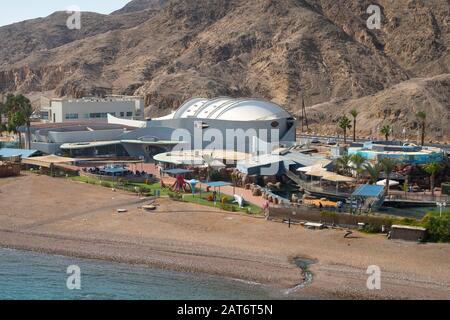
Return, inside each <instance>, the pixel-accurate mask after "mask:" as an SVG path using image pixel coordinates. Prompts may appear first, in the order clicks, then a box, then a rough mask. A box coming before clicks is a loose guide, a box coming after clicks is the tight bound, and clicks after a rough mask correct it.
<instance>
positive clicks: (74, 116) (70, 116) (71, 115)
mask: <svg viewBox="0 0 450 320" xmlns="http://www.w3.org/2000/svg"><path fill="white" fill-rule="evenodd" d="M65 118H66V120H74V119H78V113H66V115H65Z"/></svg>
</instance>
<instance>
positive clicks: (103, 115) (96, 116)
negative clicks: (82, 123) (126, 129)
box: [65, 111, 133, 120]
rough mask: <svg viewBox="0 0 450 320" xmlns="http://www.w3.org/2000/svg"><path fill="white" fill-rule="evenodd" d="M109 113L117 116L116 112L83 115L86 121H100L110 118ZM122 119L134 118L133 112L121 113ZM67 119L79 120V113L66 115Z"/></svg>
mask: <svg viewBox="0 0 450 320" xmlns="http://www.w3.org/2000/svg"><path fill="white" fill-rule="evenodd" d="M108 113H109V114H110V115H112V116H114V117H115V116H116V113H115V112H95V113H85V114H84V115H83V118H84V119H99V118H107V117H108ZM119 114H120V117H125V116H126V117H132V116H133V112H131V111H128V112H120V113H119ZM65 119H66V120H76V119H78V113H66V115H65Z"/></svg>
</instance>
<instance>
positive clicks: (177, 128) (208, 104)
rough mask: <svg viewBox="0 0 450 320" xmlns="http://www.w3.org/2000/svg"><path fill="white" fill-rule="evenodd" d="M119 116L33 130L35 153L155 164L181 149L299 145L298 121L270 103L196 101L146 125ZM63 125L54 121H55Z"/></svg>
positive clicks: (253, 150) (254, 150) (257, 149)
mask: <svg viewBox="0 0 450 320" xmlns="http://www.w3.org/2000/svg"><path fill="white" fill-rule="evenodd" d="M82 105H83V111H80V110H79V109H78V114H84V113H88V112H89V113H94V110H87V109H85V107H86V106H87V105H89V104H88V103H87V102H86V100H84V102H83V103H82ZM105 105H109V104H106V103H105ZM96 106H97V107H96V108H97V109H96V110H95V112H100V111H99V110H98V103H97V104H96ZM57 108H61V104H59V103H56V104H55V105H54V109H55V110H56V109H57ZM93 108H94V106H93ZM54 109H53V108H52V110H54ZM105 109H106V107H105ZM74 110H77V109H75V108H73V109H69V108H66V109H65V111H66V113H63V112H60V111H59V114H64V115H67V114H71V113H75V111H74ZM117 110H120V108H119V107H118V109H117ZM117 110H116V111H114V110H113V109H111V108H109V109H107V110H105V112H106V113H107V115H106V116H107V118H106V120H107V122H108V123H105V124H103V125H102V124H101V123H84V124H83V122H80V123H77V124H74V123H69V122H68V123H60V124H59V125H58V123H56V124H54V123H47V124H42V125H41V126H40V127H39V126H35V127H34V128H32V143H31V147H32V148H34V149H37V150H41V151H42V152H44V153H56V154H67V155H70V156H95V155H102V154H108V155H110V153H111V154H113V153H114V150H118V156H122V155H126V156H131V157H136V158H141V159H145V160H146V161H153V156H155V155H157V154H160V153H164V152H169V151H175V150H179V149H180V148H181V149H182V150H199V149H202V150H205V149H206V150H208V149H211V150H217V151H220V150H230V151H231V150H233V151H237V152H242V153H249V154H256V153H261V150H263V151H262V153H264V152H266V153H270V152H271V150H273V149H275V148H277V147H279V146H291V145H293V144H295V140H296V135H295V132H296V120H295V119H294V118H293V117H292V116H291V115H290V114H289V113H288V112H286V111H285V110H284V109H283V108H281V107H280V106H278V105H276V104H274V103H272V102H269V101H263V100H256V99H232V98H228V97H220V98H216V99H206V98H194V99H191V100H189V101H187V102H186V103H184V104H183V105H182V106H181V107H180V108H179V109H178V110H177V111H175V112H173V113H171V114H169V115H167V116H165V117H161V118H156V119H151V120H148V121H143V120H132V119H125V118H121V117H120V114H118V112H119V111H117ZM122 110H123V109H122ZM69 111H70V112H69ZM52 112H53V111H52ZM114 112H115V114H116V115H115V116H114ZM118 115H119V117H118ZM52 117H53V115H52ZM62 117H63V118H65V116H62ZM60 119H61V117H60V118H58V117H57V116H56V115H55V121H57V120H60ZM78 120H80V119H78ZM22 131H24V129H22Z"/></svg>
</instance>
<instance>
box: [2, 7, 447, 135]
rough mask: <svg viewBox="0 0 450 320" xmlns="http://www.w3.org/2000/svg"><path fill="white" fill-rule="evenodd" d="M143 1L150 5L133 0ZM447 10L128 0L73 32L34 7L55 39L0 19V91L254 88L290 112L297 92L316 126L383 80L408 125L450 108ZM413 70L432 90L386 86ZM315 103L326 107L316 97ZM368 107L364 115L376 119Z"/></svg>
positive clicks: (175, 102) (245, 91)
mask: <svg viewBox="0 0 450 320" xmlns="http://www.w3.org/2000/svg"><path fill="white" fill-rule="evenodd" d="M143 3H144V4H145V3H146V4H147V5H148V6H149V7H145V6H144V7H139V6H140V5H142V4H143ZM373 3H376V4H378V5H379V6H380V7H381V8H382V11H383V19H382V29H381V30H369V29H368V28H367V27H366V26H365V23H366V20H367V18H368V14H367V13H366V8H367V7H368V6H369V5H370V4H373ZM155 4H157V5H159V6H160V7H154V5H155ZM149 9H151V10H149ZM249 13H251V14H249ZM82 16H83V17H84V13H83V15H82ZM449 16H450V12H449V6H448V4H446V3H445V1H431V2H424V1H408V2H405V3H397V2H392V1H389V0H380V1H366V0H363V1H357V0H339V1H332V0H277V1H275V0H248V1H244V0H229V1H224V0H222V1H219V0H197V1H193V0H186V1H178V0H172V1H167V2H165V1H159V0H156V1H132V2H130V3H129V4H127V5H126V6H125V7H124V8H123V9H121V10H118V11H116V12H114V13H113V14H111V15H107V16H103V15H101V16H100V17H98V16H95V15H92V16H91V15H89V14H88V15H87V18H88V19H87V20H86V21H84V22H83V24H84V25H85V26H86V27H85V28H86V29H85V30H83V27H82V30H80V31H81V34H80V33H79V34H78V36H74V34H71V33H70V32H69V31H68V30H63V29H59V28H57V27H55V25H56V26H58V25H62V20H63V19H62V18H64V16H62V17H60V18H59V20H57V19H55V18H54V17H53V18H49V17H47V18H44V19H47V22H46V23H47V24H48V25H50V27H48V28H50V30H51V31H52V32H51V33H50V34H51V35H53V34H56V39H57V41H56V44H53V45H44V44H46V43H45V42H44V41H43V40H39V37H38V36H34V38H33V40H34V41H36V42H37V44H38V45H37V47H36V48H32V50H29V52H26V50H24V49H22V47H21V46H19V45H18V44H17V43H19V44H20V43H21V42H20V41H23V42H22V43H27V42H29V38H23V37H22V38H21V37H17V36H16V37H14V39H15V40H14V41H12V40H11V41H12V42H7V41H8V40H5V38H6V39H9V38H10V37H6V36H5V34H6V33H8V32H6V31H5V29H4V28H5V27H3V28H0V43H1V44H2V47H3V44H4V43H7V44H8V45H9V47H11V46H12V47H13V48H16V49H15V51H17V53H15V54H10V55H7V54H3V53H2V51H1V50H0V91H3V92H6V91H22V92H24V93H31V92H50V93H53V94H54V95H56V96H65V95H67V96H82V95H88V94H106V93H121V94H139V95H142V96H144V97H145V101H146V106H147V108H146V114H147V115H149V116H156V115H163V114H165V113H168V112H170V111H171V109H175V108H177V107H178V106H179V105H180V104H181V103H182V102H183V101H184V100H185V99H188V98H190V97H191V96H206V97H213V96H217V95H229V96H232V97H240V96H251V97H256V98H265V99H269V100H272V101H274V102H276V103H279V104H280V105H282V106H284V107H285V108H286V109H287V110H289V111H291V112H293V113H294V114H298V113H299V111H300V106H301V103H302V99H303V98H304V99H305V102H306V104H307V105H308V106H309V107H308V109H310V110H311V113H312V115H313V114H314V113H315V112H316V111H317V110H319V111H320V112H326V113H327V115H329V116H330V117H329V118H328V117H326V118H325V119H326V121H327V124H326V125H322V124H321V123H316V124H315V125H314V126H315V127H314V128H315V130H325V129H324V128H327V127H329V128H331V126H335V121H336V118H337V117H338V116H340V115H342V111H343V110H347V109H348V108H347V106H349V105H353V104H354V101H358V99H361V98H365V100H364V104H365V106H366V108H369V109H370V108H371V102H370V101H373V102H372V103H373V104H374V105H377V100H376V99H377V97H379V96H377V94H380V93H383V92H384V93H385V94H391V95H393V96H396V97H399V100H398V101H394V102H395V103H394V104H391V103H390V104H388V105H387V107H388V108H390V109H391V110H397V109H398V108H400V109H401V108H403V109H404V110H405V112H403V113H401V114H402V117H401V119H396V120H395V121H399V123H402V124H403V123H404V125H405V126H408V127H409V128H414V127H415V123H414V120H413V119H412V118H411V117H410V116H409V113H408V112H406V111H408V110H410V111H411V110H412V109H414V110H416V109H417V110H425V111H426V109H427V108H428V109H429V110H435V111H436V112H439V113H440V114H441V115H442V117H444V119H445V118H446V119H449V118H448V117H449V109H450V106H449V103H448V101H450V96H449V93H448V92H450V88H449V87H448V81H447V78H446V76H445V75H446V74H450V71H449V65H450V54H449V48H448V44H449V42H450V39H449V37H450V30H449V28H450V27H449V26H450V24H449V23H448V17H449ZM61 19H62V20H61ZM98 19H100V21H101V23H100V24H101V26H96V24H98V23H99V22H98V21H97V20H98ZM55 21H59V22H55ZM28 23H31V24H33V22H32V21H31V22H28ZM36 23H37V22H34V25H36ZM52 23H53V24H52ZM41 25H42V21H41ZM52 26H53V29H52ZM8 27H9V26H8ZM30 28H31V27H30ZM102 28H103V29H102ZM41 29H42V30H43V31H41V33H42V34H46V32H45V28H44V26H41ZM412 31H414V32H412ZM11 33H12V34H16V35H17V34H19V35H20V34H21V33H20V32H19V31H17V30H12V31H9V34H11ZM31 38H32V37H31ZM47 38H51V37H47ZM36 39H37V40H36ZM58 41H59V42H58ZM13 53H14V52H13ZM439 75H442V78H439V77H437V76H439ZM436 77H437V78H436ZM414 79H430V80H429V81H431V82H433V83H436V85H437V86H438V87H442V88H443V90H438V91H435V92H433V91H428V95H429V96H430V98H429V99H425V100H423V99H422V98H421V96H420V95H417V96H413V97H412V98H411V99H412V100H411V99H410V97H405V96H403V95H399V94H398V91H396V90H391V89H392V88H395V86H396V85H398V84H401V83H403V82H406V83H408V81H412V82H414V81H416V80H414ZM417 81H418V82H417V83H421V84H424V83H425V82H426V80H423V81H425V82H423V81H422V80H417ZM421 81H422V82H421ZM445 89H449V90H447V92H446V90H445ZM397 90H398V89H397ZM371 99H374V100H371ZM414 99H416V100H414ZM424 101H426V102H427V103H429V105H426V104H424ZM324 105H326V106H328V107H327V108H328V109H327V110H324V109H321V108H320V107H316V106H324ZM413 106H414V108H413ZM384 107H385V106H380V105H377V108H378V109H380V110H384ZM363 113H364V112H363ZM376 114H377V116H376V117H375V116H373V115H371V117H372V116H373V117H372V118H370V119H372V120H371V121H372V122H373V123H378V124H380V123H382V122H383V121H386V118H384V117H383V116H382V113H376ZM442 117H441V118H442ZM430 119H434V117H430ZM361 120H362V122H364V121H366V120H365V119H363V116H361ZM433 121H435V120H433ZM431 127H432V130H431V136H432V137H433V138H434V137H435V136H436V135H435V133H436V134H437V132H434V131H433V128H434V127H435V126H431ZM326 130H328V129H326ZM367 130H368V129H367V126H361V128H360V131H361V133H362V134H367V132H368V131H367ZM372 130H373V129H372ZM411 130H412V129H411ZM447 139H448V137H447Z"/></svg>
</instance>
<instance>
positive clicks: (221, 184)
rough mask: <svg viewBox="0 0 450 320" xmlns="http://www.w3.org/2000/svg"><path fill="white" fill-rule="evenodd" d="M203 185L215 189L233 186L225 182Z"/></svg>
mask: <svg viewBox="0 0 450 320" xmlns="http://www.w3.org/2000/svg"><path fill="white" fill-rule="evenodd" d="M203 184H206V185H207V186H209V187H213V188H220V187H226V186H231V183H229V182H225V181H212V182H203Z"/></svg>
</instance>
